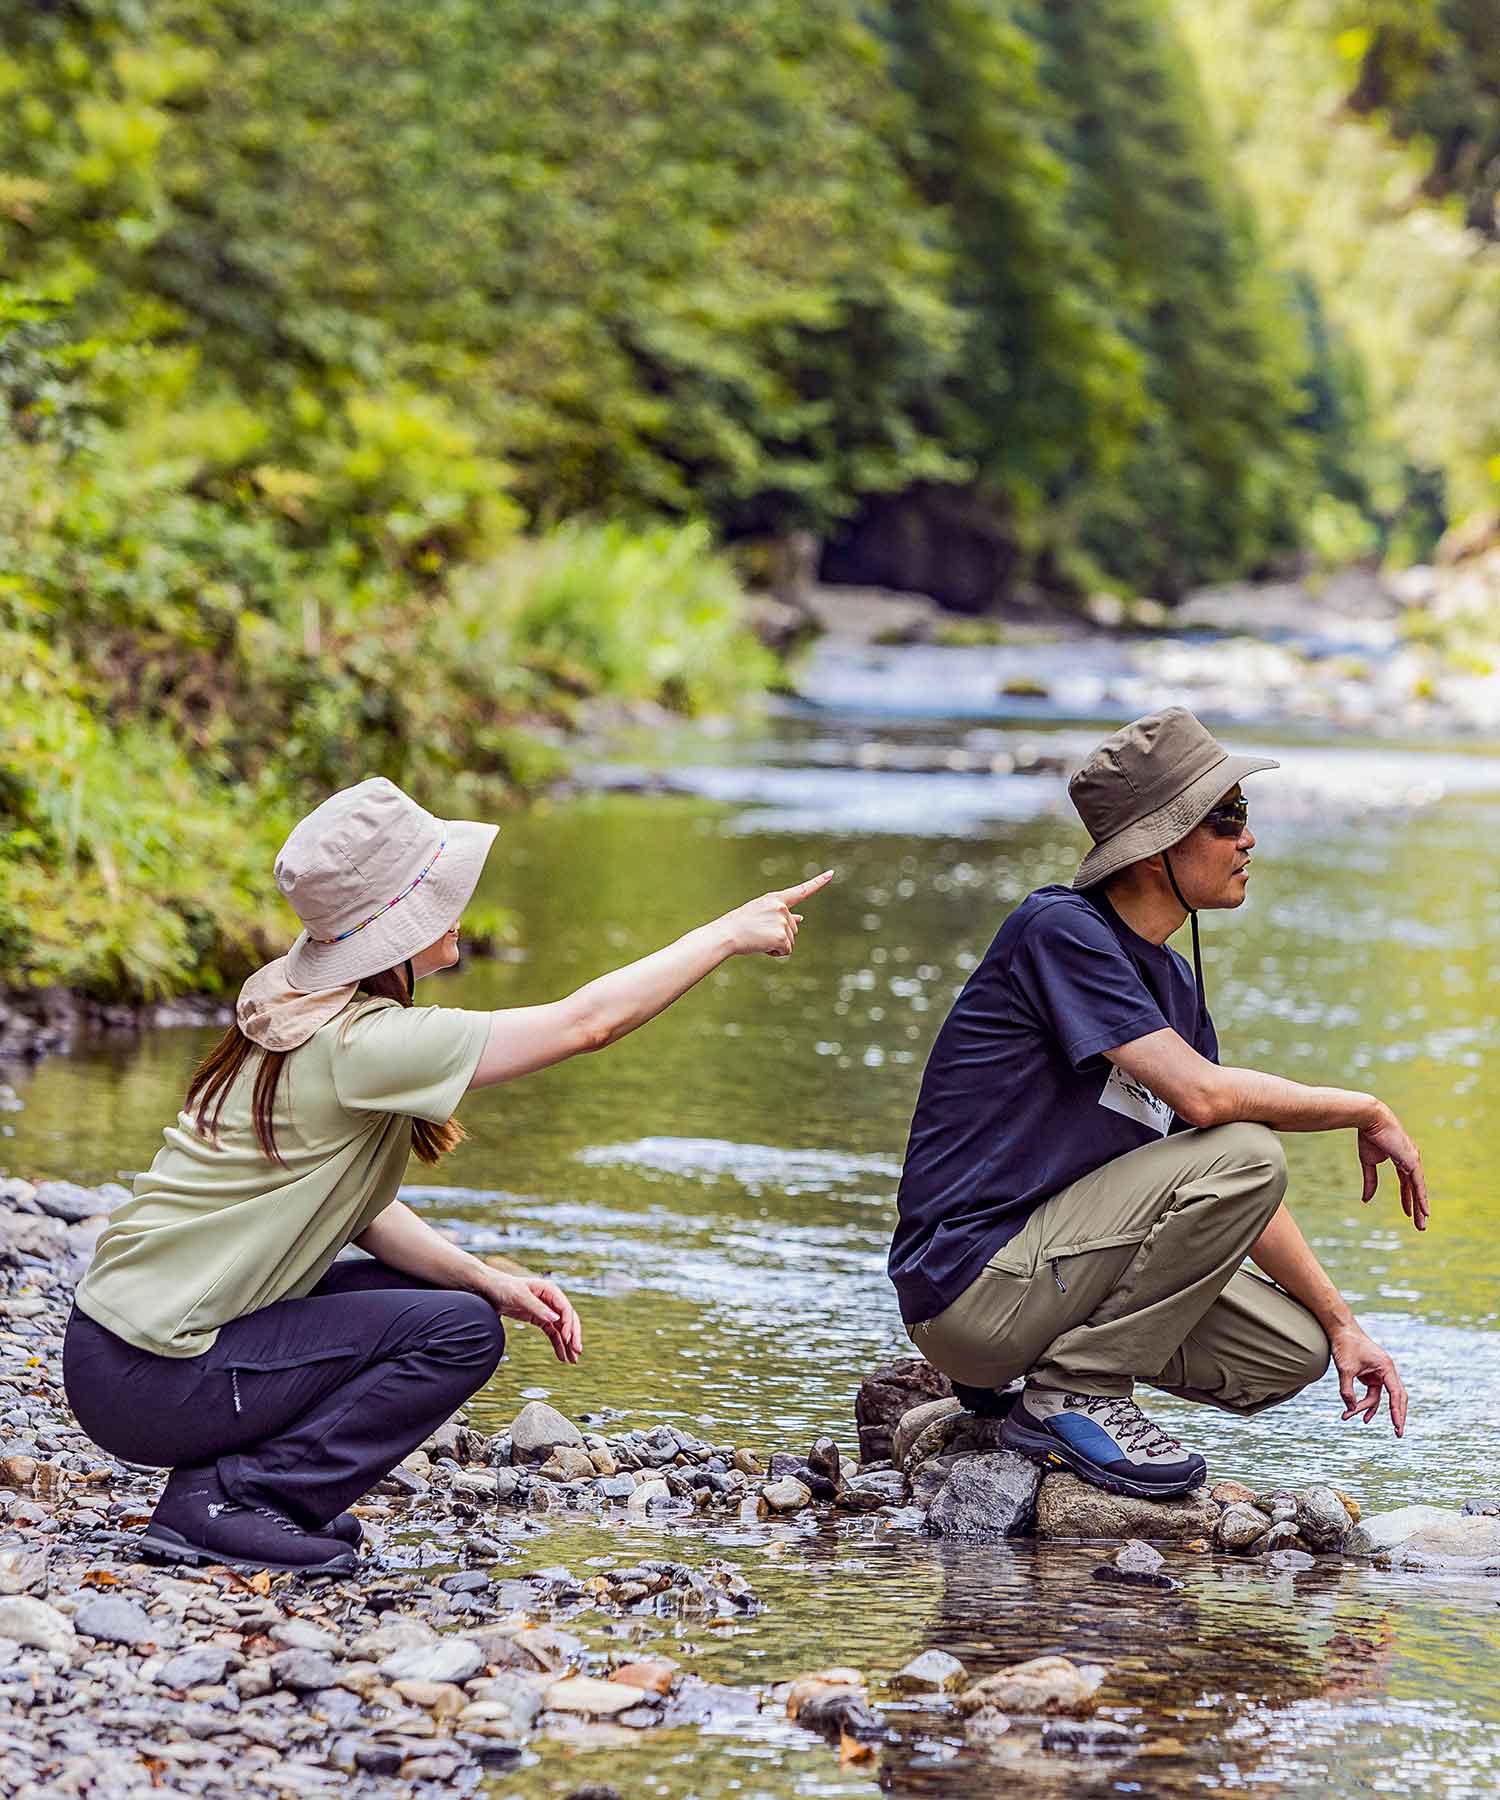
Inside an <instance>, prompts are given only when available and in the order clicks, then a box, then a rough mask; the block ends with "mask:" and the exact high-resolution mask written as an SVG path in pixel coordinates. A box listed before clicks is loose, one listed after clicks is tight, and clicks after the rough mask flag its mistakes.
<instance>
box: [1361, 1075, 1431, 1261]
mask: <svg viewBox="0 0 1500 1800" xmlns="http://www.w3.org/2000/svg"><path fill="white" fill-rule="evenodd" d="M1376 1105H1377V1106H1378V1107H1379V1114H1378V1116H1377V1118H1376V1122H1375V1123H1374V1124H1373V1125H1368V1126H1366V1127H1365V1128H1364V1129H1363V1130H1362V1131H1361V1132H1360V1134H1359V1160H1360V1162H1361V1164H1362V1165H1363V1167H1364V1177H1365V1190H1364V1192H1363V1193H1362V1194H1361V1195H1360V1199H1361V1200H1363V1201H1364V1202H1365V1203H1366V1204H1368V1203H1369V1202H1370V1201H1371V1200H1373V1199H1374V1198H1375V1189H1376V1187H1377V1186H1378V1185H1379V1181H1380V1174H1379V1167H1380V1164H1381V1163H1383V1162H1384V1161H1385V1160H1386V1158H1387V1157H1389V1158H1390V1160H1391V1162H1393V1163H1394V1164H1395V1166H1396V1175H1397V1179H1398V1180H1399V1181H1400V1183H1401V1210H1402V1211H1403V1212H1404V1213H1405V1214H1406V1216H1407V1218H1408V1219H1410V1220H1411V1222H1412V1224H1413V1225H1415V1226H1416V1228H1417V1230H1418V1231H1425V1230H1426V1229H1427V1177H1426V1176H1425V1175H1424V1174H1423V1173H1422V1158H1421V1155H1420V1153H1419V1152H1418V1150H1417V1146H1416V1145H1415V1144H1414V1143H1413V1142H1412V1141H1411V1139H1410V1138H1409V1137H1408V1136H1407V1135H1406V1133H1405V1131H1404V1130H1403V1129H1402V1127H1401V1121H1400V1120H1399V1119H1398V1118H1397V1117H1396V1115H1395V1114H1394V1113H1393V1112H1392V1111H1391V1109H1390V1108H1389V1107H1388V1106H1385V1105H1382V1104H1381V1103H1380V1102H1379V1101H1377V1102H1376Z"/></svg>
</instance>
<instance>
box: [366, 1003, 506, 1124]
mask: <svg viewBox="0 0 1500 1800" xmlns="http://www.w3.org/2000/svg"><path fill="white" fill-rule="evenodd" d="M337 1031H338V1037H337V1039H336V1041H335V1044H334V1047H333V1052H332V1057H331V1065H332V1071H333V1085H334V1089H335V1091H336V1092H337V1094H338V1097H339V1104H340V1105H341V1106H344V1107H347V1108H348V1110H349V1111H350V1112H372V1113H405V1114H407V1115H408V1116H409V1117H411V1118H414V1119H427V1120H429V1121H430V1122H431V1123H432V1124H434V1125H441V1124H442V1123H443V1122H444V1121H445V1120H446V1119H448V1118H449V1117H450V1116H451V1115H452V1112H453V1109H454V1107H456V1106H457V1105H458V1103H459V1101H460V1100H461V1099H462V1098H463V1096H464V1094H465V1093H466V1092H467V1091H468V1086H469V1083H470V1082H471V1081H472V1080H473V1078H474V1071H475V1069H476V1068H478V1066H479V1058H480V1057H481V1055H483V1053H484V1047H485V1044H486V1042H487V1041H488V1039H489V1033H490V1015H489V1014H488V1013H484V1012H461V1011H459V1010H458V1009H457V1008H456V1007H450V1006H397V1005H395V1004H394V1003H392V1004H389V1005H385V1006H372V1007H366V1008H364V1009H363V1010H362V1011H360V1012H358V1013H356V1014H355V1016H354V1017H353V1018H352V1019H351V1020H349V1021H348V1022H347V1024H344V1025H340V1026H339V1027H337Z"/></svg>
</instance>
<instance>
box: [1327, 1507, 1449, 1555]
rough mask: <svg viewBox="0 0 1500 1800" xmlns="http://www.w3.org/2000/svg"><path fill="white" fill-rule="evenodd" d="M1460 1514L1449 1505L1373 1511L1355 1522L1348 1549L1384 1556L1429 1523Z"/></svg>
mask: <svg viewBox="0 0 1500 1800" xmlns="http://www.w3.org/2000/svg"><path fill="white" fill-rule="evenodd" d="M1460 1516H1461V1515H1460V1514H1459V1513H1457V1512H1455V1511H1454V1509H1453V1508H1452V1507H1449V1506H1398V1507H1396V1508H1395V1509H1394V1510H1393V1511H1391V1512H1384V1513H1372V1514H1371V1516H1370V1517H1369V1518H1368V1519H1364V1520H1361V1522H1360V1523H1359V1524H1358V1525H1357V1526H1355V1528H1354V1530H1353V1531H1352V1532H1351V1533H1350V1535H1349V1540H1348V1542H1347V1543H1346V1544H1345V1545H1344V1549H1345V1550H1346V1551H1347V1552H1348V1554H1349V1555H1350V1556H1381V1555H1384V1554H1385V1553H1386V1552H1388V1551H1392V1550H1395V1549H1397V1548H1399V1546H1401V1545H1402V1544H1404V1543H1405V1542H1406V1540H1407V1539H1408V1538H1410V1537H1412V1536H1414V1535H1415V1534H1416V1533H1417V1532H1419V1531H1422V1530H1425V1529H1426V1528H1427V1527H1428V1526H1429V1525H1446V1524H1448V1523H1449V1521H1450V1520H1453V1519H1457V1518H1459V1517H1460Z"/></svg>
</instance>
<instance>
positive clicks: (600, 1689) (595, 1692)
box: [542, 1675, 641, 1719]
mask: <svg viewBox="0 0 1500 1800" xmlns="http://www.w3.org/2000/svg"><path fill="white" fill-rule="evenodd" d="M640 1703H641V1690H640V1689H639V1688H636V1687H631V1686H629V1685H628V1684H627V1683H625V1682H621V1681H597V1680H595V1679H594V1677H592V1676H590V1675H570V1676H569V1677H568V1678H567V1680H565V1681H554V1682H553V1684H552V1686H551V1687H549V1688H548V1689H547V1691H546V1693H545V1694H544V1695H543V1696H542V1704H543V1705H544V1706H545V1707H546V1708H547V1710H548V1712H566V1713H582V1714H583V1715H584V1716H585V1717H586V1718H595V1719H598V1718H608V1717H609V1715H610V1714H611V1713H622V1712H626V1711H628V1709H629V1708H630V1707H632V1706H639V1705H640Z"/></svg>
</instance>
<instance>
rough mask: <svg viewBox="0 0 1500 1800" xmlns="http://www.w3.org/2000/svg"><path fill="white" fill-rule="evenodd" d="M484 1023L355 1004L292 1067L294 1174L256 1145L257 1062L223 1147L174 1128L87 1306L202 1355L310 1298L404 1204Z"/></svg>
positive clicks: (481, 1040)
mask: <svg viewBox="0 0 1500 1800" xmlns="http://www.w3.org/2000/svg"><path fill="white" fill-rule="evenodd" d="M489 1028H490V1015H489V1014H488V1013H483V1012H460V1011H457V1010H455V1009H454V1008H451V1007H440V1006H414V1007H403V1006H398V1005H397V1004H396V1002H395V1001H393V1000H371V999H370V998H369V997H368V996H365V995H361V996H357V997H356V998H355V999H353V1000H351V1001H350V1003H349V1005H348V1006H347V1007H345V1008H344V1010H343V1012H341V1013H339V1014H338V1015H337V1016H336V1017H335V1018H333V1019H331V1020H330V1021H329V1022H328V1024H326V1025H324V1026H323V1027H322V1028H321V1029H320V1030H318V1031H317V1032H315V1033H314V1034H313V1036H312V1037H311V1038H309V1039H308V1041H307V1042H306V1043H305V1044H303V1045H302V1046H301V1047H300V1048H299V1049H297V1050H294V1051H293V1052H292V1053H291V1054H290V1055H289V1056H288V1057H287V1060H286V1063H285V1064H284V1066H283V1068H282V1072H281V1080H280V1083H279V1085H278V1087H277V1092H276V1107H275V1127H276V1148H277V1150H278V1151H279V1152H280V1154H281V1156H282V1158H283V1162H284V1166H283V1165H282V1164H278V1163H274V1162H272V1161H271V1160H270V1159H269V1158H268V1157H266V1156H265V1155H263V1154H262V1152H261V1148H260V1145H259V1144H258V1143H257V1142H256V1138H255V1130H254V1127H253V1125H252V1123H251V1114H250V1104H251V1095H252V1092H253V1088H254V1083H255V1074H256V1071H257V1069H258V1068H259V1067H260V1061H261V1059H260V1057H258V1056H253V1057H251V1058H250V1059H249V1060H248V1061H247V1063H246V1064H245V1066H244V1068H243V1069H241V1070H240V1072H239V1074H238V1076H236V1078H235V1080H234V1082H233V1084H232V1085H231V1087H230V1089H229V1092H228V1094H227V1095H226V1096H225V1100H224V1110H223V1113H222V1115H221V1117H220V1120H219V1128H218V1143H217V1145H214V1144H211V1143H209V1142H208V1141H207V1140H206V1139H204V1138H203V1137H200V1136H199V1134H198V1131H197V1129H196V1128H195V1126H194V1125H193V1122H192V1120H191V1119H190V1118H189V1117H188V1115H187V1114H186V1113H180V1114H179V1115H178V1118H177V1123H176V1124H175V1125H169V1126H168V1127H167V1129H166V1131H165V1132H164V1133H163V1136H164V1137H165V1139H166V1143H165V1144H164V1146H163V1147H162V1149H160V1150H159V1151H158V1152H157V1154H156V1160H155V1161H154V1162H153V1163H152V1165H151V1167H150V1168H149V1169H147V1170H146V1171H145V1172H144V1173H143V1174H141V1175H138V1176H137V1177H136V1180H135V1197H134V1198H133V1199H132V1200H129V1201H127V1202H126V1203H125V1204H124V1205H123V1206H122V1207H121V1208H120V1209H119V1211H118V1212H117V1213H115V1215H114V1216H113V1218H111V1220H110V1222H109V1226H108V1228H107V1229H106V1231H105V1232H104V1235H103V1236H102V1237H101V1238H100V1239H99V1243H98V1247H97V1248H96V1249H95V1251H94V1260H93V1262H92V1263H91V1264H90V1265H89V1270H88V1273H87V1274H86V1275H85V1276H84V1278H83V1281H82V1282H81V1283H80V1285H79V1288H78V1292H77V1294H76V1296H75V1298H76V1300H77V1303H78V1305H79V1307H80V1308H81V1309H82V1310H83V1311H84V1312H86V1313H87V1314H88V1315H89V1317H90V1318H91V1319H93V1320H95V1321H96V1322H97V1323H98V1324H100V1325H103V1326H106V1327H107V1328H108V1329H109V1330H110V1331H113V1332H114V1333H115V1334H116V1335H117V1336H119V1337H122V1338H124V1339H125V1340H126V1342H127V1343H131V1344H134V1345H136V1346H137V1348H139V1349H142V1350H151V1351H155V1352H156V1354H157V1355H158V1356H199V1355H201V1354H202V1352H203V1351H205V1350H207V1349H208V1348H209V1346H210V1345H211V1344H212V1343H213V1341H214V1339H215V1337H216V1336H217V1335H218V1330H219V1327H220V1326H221V1325H224V1324H226V1323H227V1322H228V1321H229V1320H231V1319H238V1318H243V1316H244V1315H245V1314H246V1313H249V1312H254V1311H256V1309H257V1308H259V1307H262V1306H270V1305H271V1304H272V1302H273V1301H277V1300H292V1299H300V1298H301V1297H302V1296H303V1295H304V1294H306V1293H308V1292H309V1291H310V1290H311V1289H312V1288H314V1287H315V1286H316V1285H317V1283H318V1282H319V1281H320V1280H321V1279H322V1277H323V1275H324V1273H325V1272H326V1271H327V1268H328V1265H329V1264H330V1263H331V1262H332V1261H333V1259H334V1257H335V1256H337V1255H338V1253H339V1251H340V1250H342V1249H343V1247H344V1246H345V1244H347V1243H348V1242H349V1241H350V1239H351V1238H355V1237H358V1236H359V1234H360V1233H361V1232H362V1231H363V1230H364V1229H365V1228H366V1227H367V1226H368V1225H369V1224H370V1223H371V1222H372V1221H373V1220H374V1219H375V1217H376V1216H377V1215H378V1214H379V1213H381V1212H383V1211H384V1210H385V1208H386V1207H387V1206H389V1205H390V1203H391V1201H392V1200H394V1199H395V1197H396V1190H397V1188H398V1187H399V1186H400V1185H401V1177H402V1175H403V1173H404V1172H405V1169H406V1162H407V1157H408V1155H409V1154H410V1150H411V1127H412V1120H413V1119H414V1118H415V1119H429V1120H431V1121H432V1122H433V1123H434V1124H442V1123H443V1121H444V1120H446V1119H447V1118H448V1117H449V1116H450V1115H451V1114H452V1112H453V1109H454V1107H455V1106H456V1105H457V1104H458V1102H459V1100H460V1099H461V1097H462V1096H463V1094H464V1093H465V1091H466V1090H467V1088H468V1085H469V1082H470V1081H471V1080H472V1079H473V1075H474V1070H475V1068H476V1067H477V1066H478V1063H479V1058H480V1055H481V1054H482V1052H483V1050H484V1046H485V1042H486V1040H487V1038H488V1036H489ZM209 1116H210V1118H212V1116H213V1113H212V1109H210V1113H209Z"/></svg>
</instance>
